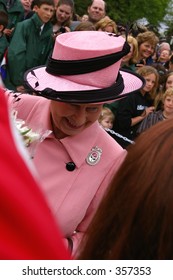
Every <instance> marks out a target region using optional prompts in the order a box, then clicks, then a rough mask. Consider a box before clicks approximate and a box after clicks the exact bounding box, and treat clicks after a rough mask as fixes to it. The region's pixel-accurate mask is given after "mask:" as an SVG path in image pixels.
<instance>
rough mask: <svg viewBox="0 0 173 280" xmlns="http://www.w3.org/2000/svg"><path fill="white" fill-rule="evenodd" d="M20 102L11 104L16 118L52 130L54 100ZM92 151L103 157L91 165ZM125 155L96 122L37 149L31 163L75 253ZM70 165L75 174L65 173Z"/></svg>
mask: <svg viewBox="0 0 173 280" xmlns="http://www.w3.org/2000/svg"><path fill="white" fill-rule="evenodd" d="M20 98H21V99H20V101H18V102H12V103H11V104H12V106H13V108H15V110H17V111H18V118H21V119H24V120H25V121H26V123H27V124H28V126H29V127H31V128H33V129H36V128H43V129H45V130H46V129H51V130H52V127H51V123H50V109H49V105H50V100H47V99H45V98H42V97H37V96H31V95H22V96H20ZM94 147H98V148H99V149H101V150H102V153H101V156H100V161H99V162H98V163H96V164H95V165H91V164H90V161H89V164H88V163H87V162H86V159H87V157H88V155H89V153H90V152H91V149H92V148H94ZM125 155H126V151H125V150H123V149H122V148H121V147H120V146H119V145H118V144H117V143H116V141H115V140H114V139H112V138H111V137H110V136H109V135H108V134H107V133H106V132H105V131H104V130H103V128H101V127H100V126H99V124H98V122H95V123H94V124H93V125H91V126H90V127H88V128H87V129H85V130H84V131H83V132H82V133H80V134H78V135H76V136H71V137H66V138H64V139H60V140H58V139H56V138H55V136H54V134H53V133H52V134H50V136H48V137H47V138H46V139H45V140H44V141H43V142H42V143H40V144H39V145H38V147H37V148H36V153H35V157H34V160H33V161H34V164H35V167H36V169H37V171H38V174H39V176H40V181H41V185H42V190H43V193H44V194H45V197H46V199H47V201H48V204H49V207H50V209H51V211H52V212H53V215H54V216H55V218H56V220H57V222H58V224H59V225H60V228H61V230H62V232H63V234H64V236H65V237H71V238H72V240H73V249H74V251H75V250H76V248H77V246H78V244H79V241H80V240H81V237H82V234H83V233H84V232H85V231H86V229H87V227H88V224H89V222H90V221H91V219H92V217H93V214H94V213H95V211H96V209H97V207H98V205H99V203H100V201H101V199H102V197H103V194H104V193H105V191H106V189H107V187H108V184H109V182H110V180H111V178H112V175H113V174H115V172H116V170H117V169H118V168H119V166H120V164H121V163H122V161H123V159H124V157H125ZM68 162H74V163H75V166H76V168H75V169H74V171H68V170H67V169H66V164H67V163H68ZM43 223H44V217H43Z"/></svg>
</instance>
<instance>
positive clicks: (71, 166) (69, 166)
mask: <svg viewBox="0 0 173 280" xmlns="http://www.w3.org/2000/svg"><path fill="white" fill-rule="evenodd" d="M75 168H76V165H75V163H74V162H67V163H66V169H67V170H68V171H73V170H75Z"/></svg>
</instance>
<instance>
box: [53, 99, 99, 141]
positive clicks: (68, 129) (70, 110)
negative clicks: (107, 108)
mask: <svg viewBox="0 0 173 280" xmlns="http://www.w3.org/2000/svg"><path fill="white" fill-rule="evenodd" d="M102 106H103V105H102V104H69V103H61V102H57V101H51V104H50V112H51V118H52V125H53V130H54V134H55V136H56V138H58V139H61V138H64V137H66V136H73V135H77V134H79V133H80V132H82V131H83V130H84V129H85V128H87V127H89V126H90V125H92V124H93V123H94V122H95V121H96V120H97V119H98V118H99V116H100V113H101V110H102Z"/></svg>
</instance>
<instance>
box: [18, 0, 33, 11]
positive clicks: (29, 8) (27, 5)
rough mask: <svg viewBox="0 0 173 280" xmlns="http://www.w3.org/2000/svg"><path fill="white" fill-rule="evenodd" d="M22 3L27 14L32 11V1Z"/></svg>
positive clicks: (22, 1) (27, 0)
mask: <svg viewBox="0 0 173 280" xmlns="http://www.w3.org/2000/svg"><path fill="white" fill-rule="evenodd" d="M21 3H22V6H23V8H24V10H25V12H30V11H31V3H32V0H21Z"/></svg>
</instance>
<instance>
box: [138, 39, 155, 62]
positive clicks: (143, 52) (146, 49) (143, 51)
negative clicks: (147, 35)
mask: <svg viewBox="0 0 173 280" xmlns="http://www.w3.org/2000/svg"><path fill="white" fill-rule="evenodd" d="M154 51H155V48H154V46H153V45H152V44H150V42H149V41H148V42H144V43H142V44H141V45H140V46H139V57H140V59H145V58H148V57H150V56H152V55H153V54H154Z"/></svg>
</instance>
